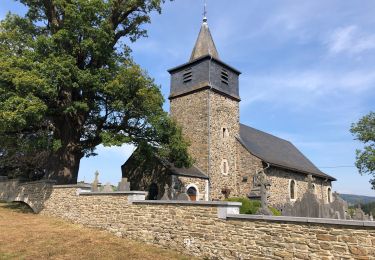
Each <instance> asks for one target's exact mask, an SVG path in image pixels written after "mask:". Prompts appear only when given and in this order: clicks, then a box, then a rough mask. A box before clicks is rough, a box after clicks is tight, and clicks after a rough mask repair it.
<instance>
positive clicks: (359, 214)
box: [353, 205, 366, 220]
mask: <svg viewBox="0 0 375 260" xmlns="http://www.w3.org/2000/svg"><path fill="white" fill-rule="evenodd" d="M353 219H354V220H365V219H366V214H365V212H363V210H362V209H361V205H358V208H356V209H355V211H354V217H353Z"/></svg>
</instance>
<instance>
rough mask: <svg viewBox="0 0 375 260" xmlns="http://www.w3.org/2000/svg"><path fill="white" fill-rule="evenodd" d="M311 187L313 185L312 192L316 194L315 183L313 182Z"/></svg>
mask: <svg viewBox="0 0 375 260" xmlns="http://www.w3.org/2000/svg"><path fill="white" fill-rule="evenodd" d="M312 187H313V192H314V194H316V185H315V184H313V185H312Z"/></svg>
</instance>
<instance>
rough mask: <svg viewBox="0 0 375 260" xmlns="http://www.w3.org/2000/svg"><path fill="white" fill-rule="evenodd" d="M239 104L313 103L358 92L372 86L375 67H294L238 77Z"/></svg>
mask: <svg viewBox="0 0 375 260" xmlns="http://www.w3.org/2000/svg"><path fill="white" fill-rule="evenodd" d="M241 86H243V87H241V90H242V91H241V97H242V102H241V103H242V104H241V105H245V106H246V105H248V104H250V103H253V102H264V101H267V102H272V103H275V102H276V103H289V104H295V105H302V106H305V105H309V104H314V103H316V101H317V100H318V99H319V98H324V97H326V96H331V97H333V96H334V95H335V94H340V95H360V94H362V93H365V92H366V91H368V90H369V89H374V88H375V71H374V70H358V71H349V72H328V71H295V72H293V73H285V74H282V73H275V74H274V75H271V76H270V75H269V74H267V75H258V76H254V77H246V76H244V77H242V78H241Z"/></svg>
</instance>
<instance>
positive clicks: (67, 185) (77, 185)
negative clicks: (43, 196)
mask: <svg viewBox="0 0 375 260" xmlns="http://www.w3.org/2000/svg"><path fill="white" fill-rule="evenodd" d="M53 188H55V189H68V188H91V185H90V184H83V183H78V184H64V185H53Z"/></svg>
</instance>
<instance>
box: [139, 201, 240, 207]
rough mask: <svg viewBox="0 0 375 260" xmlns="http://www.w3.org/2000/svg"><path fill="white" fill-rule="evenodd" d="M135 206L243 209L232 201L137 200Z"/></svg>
mask: <svg viewBox="0 0 375 260" xmlns="http://www.w3.org/2000/svg"><path fill="white" fill-rule="evenodd" d="M133 203H135V204H159V205H192V206H218V207H241V205H242V203H241V202H230V201H186V200H135V201H133Z"/></svg>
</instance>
